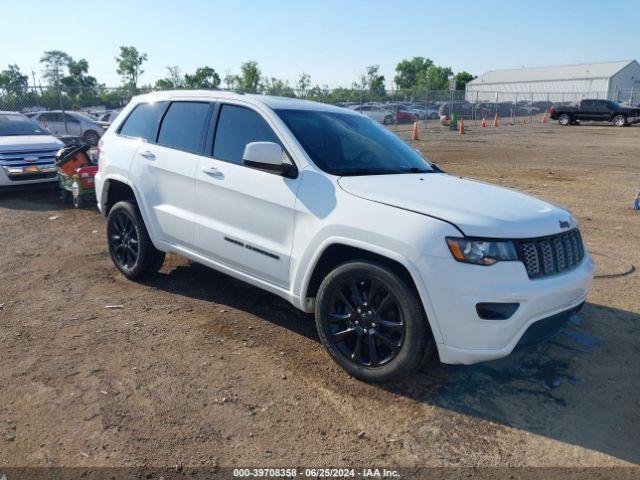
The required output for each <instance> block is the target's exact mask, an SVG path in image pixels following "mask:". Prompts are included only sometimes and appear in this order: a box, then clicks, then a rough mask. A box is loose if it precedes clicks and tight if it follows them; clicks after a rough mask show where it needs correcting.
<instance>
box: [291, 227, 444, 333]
mask: <svg viewBox="0 0 640 480" xmlns="http://www.w3.org/2000/svg"><path fill="white" fill-rule="evenodd" d="M349 260H368V261H372V262H375V263H378V264H381V265H383V266H385V267H387V268H389V269H390V270H391V271H393V272H394V273H396V274H397V275H398V276H399V277H400V278H402V279H403V280H404V281H405V282H407V284H408V285H409V287H410V288H411V289H413V291H414V292H415V293H416V295H417V296H418V299H419V300H420V304H421V305H422V308H423V311H424V313H425V315H426V317H427V321H428V323H429V327H430V329H431V333H432V334H433V337H434V339H435V341H436V343H441V342H442V335H441V334H440V329H439V328H438V325H437V321H436V319H435V313H434V312H433V310H432V307H431V302H430V301H429V298H428V292H427V291H426V288H425V286H424V283H423V281H422V278H421V277H420V275H419V274H418V270H417V268H416V267H415V265H414V264H413V263H411V262H410V261H408V260H407V259H406V258H404V257H402V256H401V255H398V254H396V253H394V252H392V251H388V250H384V249H380V248H377V247H375V246H372V245H366V244H361V243H359V242H358V243H357V244H354V243H351V242H349V241H346V240H345V239H336V240H333V241H328V242H327V243H325V245H323V247H322V248H321V249H319V250H318V252H317V253H316V255H315V257H314V258H313V259H312V261H311V262H310V265H311V268H310V269H309V270H308V271H307V274H306V275H305V278H304V279H303V282H302V288H301V294H300V301H301V303H302V306H303V307H304V309H305V310H306V311H307V312H313V309H314V304H315V297H316V294H317V292H318V289H319V287H320V284H321V283H322V280H323V279H324V278H325V277H326V276H327V274H328V273H329V272H330V271H331V270H333V269H334V268H335V267H337V266H338V265H340V264H342V263H344V262H346V261H349Z"/></svg>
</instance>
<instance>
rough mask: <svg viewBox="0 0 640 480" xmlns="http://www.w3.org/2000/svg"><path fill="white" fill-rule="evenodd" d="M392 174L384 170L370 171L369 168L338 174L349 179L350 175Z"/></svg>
mask: <svg viewBox="0 0 640 480" xmlns="http://www.w3.org/2000/svg"><path fill="white" fill-rule="evenodd" d="M391 173H394V172H389V171H386V170H371V169H369V168H354V169H353V170H347V171H346V172H340V175H343V176H345V177H349V176H352V175H389V174H391Z"/></svg>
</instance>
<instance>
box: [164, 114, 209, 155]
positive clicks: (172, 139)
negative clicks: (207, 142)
mask: <svg viewBox="0 0 640 480" xmlns="http://www.w3.org/2000/svg"><path fill="white" fill-rule="evenodd" d="M209 108H210V104H209V103H204V102H174V103H172V104H171V106H170V107H169V110H167V113H166V114H165V116H164V119H163V120H162V126H161V127H160V134H159V135H158V144H159V145H163V146H165V147H170V148H176V149H178V150H185V151H187V152H193V153H201V152H202V149H203V148H204V137H205V133H206V127H207V125H208V123H209V122H208V120H209Z"/></svg>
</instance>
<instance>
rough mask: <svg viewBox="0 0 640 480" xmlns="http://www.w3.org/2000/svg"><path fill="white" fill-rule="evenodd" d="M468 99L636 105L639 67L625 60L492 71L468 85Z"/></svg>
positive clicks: (638, 93) (639, 78) (639, 79)
mask: <svg viewBox="0 0 640 480" xmlns="http://www.w3.org/2000/svg"><path fill="white" fill-rule="evenodd" d="M496 93H497V99H496ZM465 97H466V100H467V101H470V102H475V101H480V102H494V101H499V102H502V101H504V102H516V101H518V102H519V101H536V102H539V101H547V100H548V101H550V102H564V101H576V100H580V99H581V98H603V99H605V98H606V99H609V100H616V101H619V102H628V101H631V102H633V103H637V102H638V101H640V64H638V62H637V61H636V60H625V61H620V62H604V63H584V64H580V65H562V66H557V67H536V68H515V69H510V70H491V71H489V72H487V73H485V74H483V75H480V76H479V77H478V78H476V79H474V80H472V81H471V82H469V83H468V84H467V87H466V94H465Z"/></svg>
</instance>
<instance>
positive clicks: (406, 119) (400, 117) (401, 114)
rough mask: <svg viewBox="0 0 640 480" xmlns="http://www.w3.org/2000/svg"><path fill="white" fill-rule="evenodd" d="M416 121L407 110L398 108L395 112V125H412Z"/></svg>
mask: <svg viewBox="0 0 640 480" xmlns="http://www.w3.org/2000/svg"><path fill="white" fill-rule="evenodd" d="M416 120H417V119H416V116H415V115H414V114H413V113H411V112H410V111H409V110H405V108H404V107H400V106H398V108H397V110H396V122H397V123H413V122H415V121H416Z"/></svg>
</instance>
